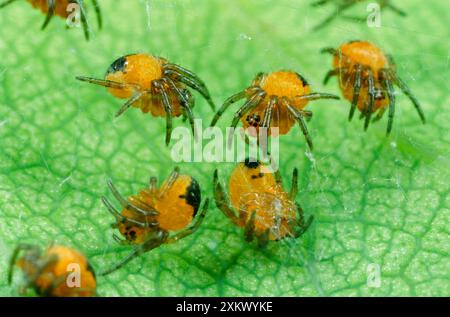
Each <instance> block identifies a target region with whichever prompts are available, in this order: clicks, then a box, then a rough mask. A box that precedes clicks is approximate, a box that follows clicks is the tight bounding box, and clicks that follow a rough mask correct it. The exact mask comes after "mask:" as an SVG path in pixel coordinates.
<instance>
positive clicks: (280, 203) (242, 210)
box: [214, 159, 313, 247]
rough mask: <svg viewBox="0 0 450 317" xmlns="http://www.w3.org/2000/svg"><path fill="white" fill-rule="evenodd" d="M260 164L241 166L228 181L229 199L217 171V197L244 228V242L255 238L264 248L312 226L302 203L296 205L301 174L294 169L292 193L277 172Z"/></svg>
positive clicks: (246, 162)
mask: <svg viewBox="0 0 450 317" xmlns="http://www.w3.org/2000/svg"><path fill="white" fill-rule="evenodd" d="M266 169H267V167H266V166H264V165H263V164H261V163H260V162H258V161H251V160H249V159H247V160H245V162H243V163H239V164H238V165H237V166H236V168H235V169H234V171H233V173H232V174H231V177H230V181H229V192H230V200H231V204H230V200H229V199H228V197H227V194H226V193H225V191H224V189H223V187H222V185H221V184H220V182H219V179H218V173H217V170H216V171H215V172H214V198H215V201H216V205H217V207H218V208H219V209H220V210H221V211H222V212H223V213H224V214H225V216H227V217H228V218H230V220H231V221H232V222H233V223H234V224H235V225H236V226H238V227H243V228H244V235H245V240H246V241H248V242H251V241H252V240H253V239H255V238H256V240H257V242H258V245H259V246H261V247H263V246H265V245H266V244H267V243H268V241H269V240H281V239H284V238H298V237H300V236H301V235H302V234H303V233H304V232H305V231H306V230H307V229H308V227H309V226H310V224H311V222H312V221H313V217H312V216H311V217H309V218H308V220H307V221H305V219H304V216H303V210H302V208H301V207H300V204H298V203H296V202H295V197H296V195H297V190H298V185H297V178H298V171H297V169H294V172H293V176H292V186H291V190H290V192H289V193H286V191H285V190H284V189H283V187H282V183H281V179H280V176H279V174H278V173H276V174H273V173H267V172H266Z"/></svg>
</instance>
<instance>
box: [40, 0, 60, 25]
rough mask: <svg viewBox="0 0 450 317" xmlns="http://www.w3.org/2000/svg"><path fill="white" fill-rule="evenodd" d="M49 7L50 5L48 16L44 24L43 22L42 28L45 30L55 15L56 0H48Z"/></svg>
mask: <svg viewBox="0 0 450 317" xmlns="http://www.w3.org/2000/svg"><path fill="white" fill-rule="evenodd" d="M47 7H48V11H47V16H46V18H45V21H44V24H42V27H41V30H45V28H46V27H47V25H48V24H49V23H50V21H51V20H52V18H53V16H54V15H55V7H56V0H47Z"/></svg>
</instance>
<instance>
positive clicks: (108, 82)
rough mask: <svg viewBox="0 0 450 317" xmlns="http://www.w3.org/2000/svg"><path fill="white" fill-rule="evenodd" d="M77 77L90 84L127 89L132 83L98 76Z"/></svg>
mask: <svg viewBox="0 0 450 317" xmlns="http://www.w3.org/2000/svg"><path fill="white" fill-rule="evenodd" d="M75 79H77V80H79V81H85V82H88V83H90V84H94V85H98V86H102V87H106V88H113V89H125V88H129V87H130V85H128V84H125V83H119V82H116V81H111V80H105V79H96V78H91V77H85V76H77V77H75Z"/></svg>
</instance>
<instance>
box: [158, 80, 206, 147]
mask: <svg viewBox="0 0 450 317" xmlns="http://www.w3.org/2000/svg"><path fill="white" fill-rule="evenodd" d="M164 81H165V82H166V83H167V84H168V85H169V86H170V88H171V89H172V90H173V91H174V92H175V94H176V95H177V96H178V100H179V101H180V105H181V107H182V108H183V110H184V114H185V115H186V117H187V118H188V119H189V124H190V126H191V130H192V135H193V136H194V137H196V140H197V138H198V136H197V134H196V133H195V123H194V115H193V114H192V109H191V107H190V104H189V101H188V100H187V99H186V96H185V95H184V94H183V93H182V92H181V91H180V89H178V87H177V86H176V85H175V83H174V82H173V80H172V79H169V78H166V79H165V80H164Z"/></svg>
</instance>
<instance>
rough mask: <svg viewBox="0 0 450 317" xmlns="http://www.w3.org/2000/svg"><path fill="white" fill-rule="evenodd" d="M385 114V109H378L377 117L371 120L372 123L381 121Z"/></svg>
mask: <svg viewBox="0 0 450 317" xmlns="http://www.w3.org/2000/svg"><path fill="white" fill-rule="evenodd" d="M385 112H386V107H383V108H380V110H378V113H377V116H376V117H375V118H373V119H372V122H377V121H379V120H381V119H382V118H383V116H384V113H385Z"/></svg>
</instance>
